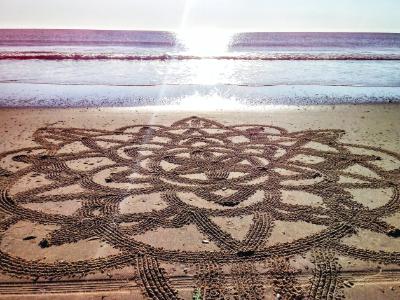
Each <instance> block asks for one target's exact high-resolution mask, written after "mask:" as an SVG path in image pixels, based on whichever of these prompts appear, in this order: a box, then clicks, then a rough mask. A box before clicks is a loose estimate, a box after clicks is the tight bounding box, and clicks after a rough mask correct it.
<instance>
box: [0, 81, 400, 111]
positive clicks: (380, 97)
mask: <svg viewBox="0 0 400 300" xmlns="http://www.w3.org/2000/svg"><path fill="white" fill-rule="evenodd" d="M0 94H1V97H0V107H143V106H169V105H175V106H178V107H179V106H182V105H183V106H187V107H190V106H191V107H192V109H193V110H196V109H199V108H200V109H201V108H204V107H207V108H208V109H209V110H213V109H225V108H227V107H232V108H233V109H246V108H247V107H255V108H256V109H257V107H260V106H263V105H306V106H308V105H337V104H371V103H400V87H379V86H377V87H372V86H335V85H333V86H320V85H272V86H243V85H222V84H219V85H213V84H190V85H179V84H177V85H150V86H110V85H82V84H80V85H59V84H29V83H0Z"/></svg>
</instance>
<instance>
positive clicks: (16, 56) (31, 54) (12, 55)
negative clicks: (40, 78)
mask: <svg viewBox="0 0 400 300" xmlns="http://www.w3.org/2000/svg"><path fill="white" fill-rule="evenodd" d="M35 59H37V60H132V61H135V60H138V61H140V60H143V61H148V60H150V61H152V60H154V61H166V60H200V59H216V60H250V61H252V60H389V61H391V60H400V54H393V53H392V54H387V53H386V54H370V53H350V54H349V53H318V54H309V53H267V54H262V55H215V56H213V55H211V56H200V55H185V54H161V55H132V54H117V53H66V52H51V51H48V52H46V51H43V52H40V51H21V52H1V53H0V60H35Z"/></svg>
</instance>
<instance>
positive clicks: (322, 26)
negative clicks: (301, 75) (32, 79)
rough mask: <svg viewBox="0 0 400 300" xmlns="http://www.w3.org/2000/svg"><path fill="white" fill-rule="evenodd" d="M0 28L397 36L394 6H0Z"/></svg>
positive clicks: (187, 2) (1, 2)
mask: <svg viewBox="0 0 400 300" xmlns="http://www.w3.org/2000/svg"><path fill="white" fill-rule="evenodd" d="M0 28H84V29H142V30H143V29H144V30H185V29H192V28H196V29H198V28H200V29H201V28H207V29H214V28H217V29H221V30H230V31H318V32H319V31H338V32H340V31H352V32H359V31H361V32H400V0H136V1H135V0H0Z"/></svg>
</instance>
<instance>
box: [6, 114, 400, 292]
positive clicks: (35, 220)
mask: <svg viewBox="0 0 400 300" xmlns="http://www.w3.org/2000/svg"><path fill="white" fill-rule="evenodd" d="M343 134H344V132H343V131H341V130H305V131H299V132H288V131H287V130H285V129H283V128H280V127H275V126H266V125H239V126H225V125H223V124H220V123H217V122H215V121H211V120H207V119H203V118H198V117H190V118H186V119H183V120H180V121H177V122H175V123H173V124H172V125H171V126H160V125H157V126H156V125H154V126H152V125H135V126H128V127H123V128H119V129H117V130H87V129H79V128H53V127H47V128H41V129H38V130H37V131H36V132H35V133H34V141H35V142H36V143H37V144H38V146H37V147H32V148H24V149H19V150H16V151H10V152H7V153H3V154H1V156H0V159H1V160H0V161H1V169H0V188H1V201H0V217H1V222H0V232H1V236H0V237H1V242H2V243H1V247H0V271H1V273H3V274H7V275H9V276H15V277H22V278H32V279H34V280H38V279H51V280H52V279H57V278H65V277H69V276H85V275H88V274H91V273H96V272H107V270H112V269H121V268H124V267H126V266H133V267H134V268H135V269H136V275H135V278H136V279H135V280H136V281H137V284H138V285H139V286H140V287H141V288H142V290H143V295H144V296H145V297H149V298H153V299H178V298H179V294H178V293H177V291H176V290H175V288H174V287H173V285H172V284H171V282H170V279H169V278H168V277H169V274H168V273H167V272H165V271H164V269H163V267H162V266H163V264H179V265H184V266H186V267H187V268H189V269H191V270H194V275H193V276H194V279H193V280H194V282H195V287H196V290H195V292H194V293H195V295H194V297H198V299H202V298H205V299H237V298H238V297H242V298H241V299H262V298H263V295H264V293H265V285H264V283H265V281H268V282H270V284H271V286H272V289H273V291H274V293H275V294H276V295H278V296H277V297H283V298H284V299H297V298H312V299H339V298H341V297H342V296H343V294H342V290H343V288H344V287H345V286H346V284H345V282H344V281H343V280H342V279H341V277H340V272H341V266H340V264H339V262H338V259H337V256H338V255H342V256H346V257H351V258H353V259H360V260H363V261H373V262H379V263H385V264H397V265H398V264H400V252H396V251H389V250H384V249H382V250H379V249H378V250H371V249H367V248H363V247H360V246H358V245H357V244H355V243H353V244H351V243H348V242H346V241H347V240H349V239H351V238H352V237H354V236H355V235H357V233H359V232H361V231H368V232H371V233H372V234H376V235H382V236H384V237H385V238H387V239H398V237H399V235H400V230H399V228H397V227H395V226H394V225H392V224H391V223H389V222H387V218H389V217H392V216H394V215H395V214H396V213H397V212H399V211H400V201H399V185H400V182H399V179H400V175H399V174H400V172H399V170H400V156H399V154H397V153H393V152H390V151H386V150H383V149H380V148H377V147H367V146H362V145H359V144H344V143H341V142H340V141H339V139H340V137H341V136H342V135H343ZM374 193H375V194H374ZM379 193H385V195H387V199H386V200H385V201H384V200H381V198H382V197H380V196H379V195H380V194H379ZM374 195H378V196H376V197H375V196H374ZM238 224H241V225H243V224H244V225H243V226H242V227H241V228H240V229H239V230H236V231H235V228H236V227H237V225H238ZM246 224H247V225H248V226H247V227H246V226H245V225H246ZM288 224H289V225H288ZM290 224H292V225H294V226H291V225H290ZM279 226H280V227H282V228H284V230H285V232H284V234H285V235H282V234H280V235H279V233H281V231H279V232H277V231H274V229H276V228H277V227H279ZM296 227H298V228H299V230H300V231H302V230H303V228H304V232H305V234H303V235H302V236H301V237H298V238H288V237H287V235H289V236H290V234H291V231H295V228H296ZM21 228H28V229H29V230H30V231H28V232H25V231H23V229H21ZM37 228H39V229H40V228H41V230H42V231H41V232H42V233H43V234H42V236H41V237H38V235H37V234H35V232H36V231H35V230H39V229H37ZM310 228H311V230H308V229H310ZM306 229H307V230H308V231H307V230H306ZM20 231H21V232H22V233H20V235H21V241H20V243H29V245H31V247H33V248H32V251H31V252H32V253H30V254H29V255H27V254H21V253H19V252H17V253H14V251H17V250H15V249H16V248H17V247H10V246H9V247H6V246H7V244H6V242H7V241H8V242H9V241H10V238H9V236H10V235H11V234H12V233H13V232H14V233H13V234H14V235H18V232H20ZM16 232H17V233H16ZM285 236H286V237H285ZM274 241H275V242H274ZM85 242H87V243H102V244H101V247H103V246H104V245H106V246H104V247H105V248H106V250H104V253H102V254H99V253H97V252H96V251H98V250H96V251H95V252H96V253H90V249H91V248H90V247H89V248H88V246H87V244H82V245H84V246H82V247H81V248H76V249H80V250H75V251H78V252H79V251H83V252H85V251H86V252H88V251H89V253H86V254H87V255H86V256H85V257H83V258H79V259H77V260H68V255H65V252H60V251H61V250H60V249H63V248H62V247H67V246H69V245H80V243H85ZM19 245H25V244H19ZM85 245H86V246H85ZM96 245H98V244H96ZM85 247H86V248H85ZM104 247H103V248H104ZM67 249H68V248H67ZM85 249H86V250H85ZM96 249H97V248H96ZM41 251H42V252H41ZM43 251H46V252H43ZM52 251H53V252H52ZM36 252H37V253H46V257H44V258H41V259H39V258H38V257H36V256H35V255H34V253H36ZM60 253H61V254H60ZM63 253H64V254H63ZM24 255H25V257H23V256H24ZM82 255H84V254H82ZM296 255H309V256H310V257H311V261H312V263H313V265H314V267H313V271H312V275H310V277H311V278H310V280H309V284H308V285H306V286H304V285H303V286H300V285H299V284H298V282H297V277H298V274H299V272H298V270H296V268H295V267H294V266H292V265H291V258H292V257H294V256H296ZM78 256H79V255H78ZM65 257H67V258H65ZM261 264H263V266H264V267H265V269H266V272H265V277H262V276H259V275H260V274H259V273H260V271H259V268H260V265H261ZM228 275H229V276H228ZM196 293H197V294H196Z"/></svg>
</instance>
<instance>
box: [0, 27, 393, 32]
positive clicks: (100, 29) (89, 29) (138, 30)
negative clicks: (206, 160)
mask: <svg viewBox="0 0 400 300" xmlns="http://www.w3.org/2000/svg"><path fill="white" fill-rule="evenodd" d="M3 30H70V31H79V30H81V31H130V32H135V31H136V32H140V31H147V32H179V31H182V30H179V29H102V28H98V29H95V28H25V27H24V28H1V27H0V31H3ZM187 30H188V31H190V30H193V31H198V30H202V29H201V28H189V29H187ZM204 30H219V29H218V28H204ZM220 30H221V31H226V32H232V33H377V34H379V33H380V34H382V33H383V34H385V33H386V34H400V31H399V32H397V31H331V30H327V31H262V30H237V31H235V30H233V29H232V30H231V29H220Z"/></svg>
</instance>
